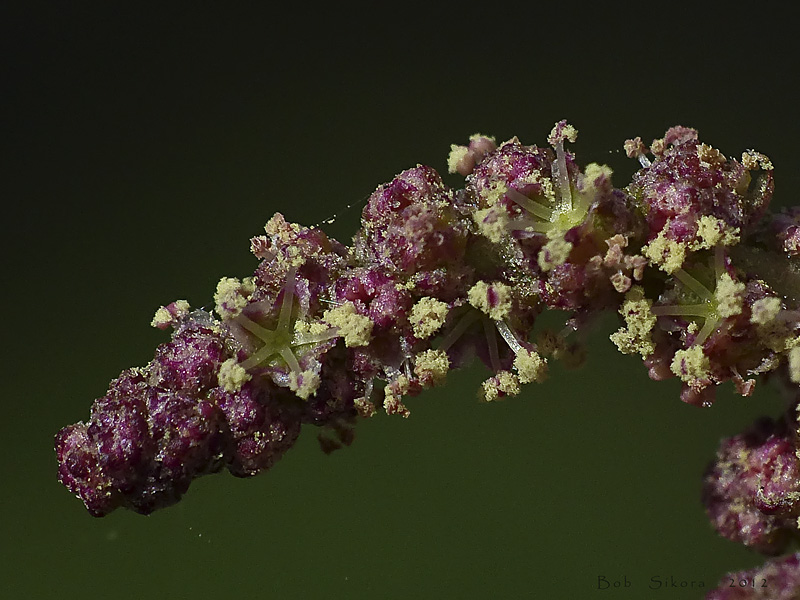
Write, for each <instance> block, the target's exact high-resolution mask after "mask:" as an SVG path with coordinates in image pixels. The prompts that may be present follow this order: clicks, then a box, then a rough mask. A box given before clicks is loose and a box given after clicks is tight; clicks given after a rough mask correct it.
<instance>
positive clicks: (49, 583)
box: [0, 3, 800, 600]
mask: <svg viewBox="0 0 800 600" xmlns="http://www.w3.org/2000/svg"><path fill="white" fill-rule="evenodd" d="M21 4H22V3H20V5H21ZM70 5H71V7H70V8H60V7H54V6H50V7H47V8H42V7H36V5H35V4H33V3H30V4H28V3H26V4H25V5H24V6H25V9H24V13H23V10H20V11H18V12H16V13H14V12H9V11H8V9H4V11H6V12H5V13H4V14H3V15H2V19H0V22H2V27H3V29H4V30H5V31H4V33H3V35H2V42H0V43H1V44H2V52H3V57H4V59H3V61H2V62H3V65H2V73H3V75H2V78H3V83H2V86H3V90H2V104H3V110H2V128H3V133H2V138H3V145H4V146H5V150H6V151H5V152H4V156H3V160H2V163H3V164H2V166H0V169H2V170H3V172H4V173H5V174H4V175H3V192H2V195H3V200H4V202H3V205H4V207H5V211H4V217H3V236H2V238H3V239H2V244H3V248H4V249H3V252H2V255H3V258H2V268H3V279H4V294H3V304H4V306H3V311H4V314H5V315H6V320H5V323H4V325H3V340H4V343H3V350H4V355H5V360H4V377H3V383H2V385H3V396H2V400H1V401H2V407H3V418H2V420H1V421H0V428H2V436H1V437H0V444H2V451H3V455H4V460H3V461H2V463H0V469H2V481H3V494H2V497H1V498H2V499H1V500H0V502H2V507H3V509H2V517H0V519H1V521H0V522H2V540H3V541H2V557H1V558H2V561H0V571H3V573H4V574H3V576H2V577H1V578H0V590H3V595H4V596H5V597H8V598H12V597H14V598H16V597H31V598H59V599H62V600H67V599H72V598H85V597H114V598H116V599H118V600H122V599H126V598H142V597H151V598H167V597H193V598H211V597H219V596H221V595H222V594H225V595H226V596H241V597H245V596H250V595H257V597H259V598H411V597H413V598H451V597H452V598H488V597H493V598H523V597H524V598H595V597H598V598H601V597H613V598H650V597H652V598H699V597H701V596H702V593H703V591H705V590H707V589H708V588H710V587H714V586H715V585H716V583H717V581H718V580H719V579H720V578H721V577H722V576H723V575H724V573H726V572H727V571H729V570H733V569H742V568H749V567H752V566H755V565H757V564H760V563H761V562H762V559H761V558H760V557H759V556H757V555H755V554H753V553H751V552H749V551H746V550H744V549H742V548H740V547H738V546H736V545H734V544H732V543H730V542H727V541H725V540H723V539H721V538H719V537H718V536H717V535H716V534H715V533H714V532H713V531H712V529H711V527H710V525H709V524H708V522H707V520H706V517H705V515H704V512H703V509H702V507H701V505H700V486H701V476H702V473H703V470H704V468H705V466H706V464H707V463H708V461H709V460H710V459H711V458H712V457H713V455H714V452H715V450H716V447H717V444H718V442H719V439H720V438H721V437H723V436H728V435H732V434H733V433H736V432H738V431H740V430H741V429H743V428H744V427H745V426H747V424H749V423H750V422H751V421H752V420H753V419H754V418H755V417H757V416H759V415H762V414H768V415H777V414H778V413H779V412H780V411H781V409H782V408H781V403H780V401H779V399H778V398H777V394H776V393H775V391H774V390H773V389H770V388H769V387H768V386H762V387H760V388H758V389H757V390H756V392H755V394H754V396H753V397H751V398H748V399H743V398H740V397H738V396H735V395H734V394H733V392H732V389H731V387H730V386H724V387H723V388H722V389H720V393H719V398H718V401H717V404H716V405H715V406H714V407H713V408H711V409H708V410H702V409H698V408H694V407H690V406H686V405H683V404H681V402H680V401H679V399H678V388H679V386H678V384H677V382H676V381H668V382H663V383H654V382H651V381H650V380H649V379H648V378H647V375H646V372H645V369H644V368H643V367H642V365H641V363H640V361H638V360H637V359H636V358H633V357H625V356H622V355H620V354H619V353H617V351H616V349H615V348H614V347H613V346H612V345H611V343H610V342H608V340H607V336H608V334H609V333H610V332H611V331H613V330H614V329H615V328H616V327H617V325H616V321H615V317H614V316H613V315H611V316H609V318H608V319H606V320H605V321H604V322H603V323H601V325H600V326H598V328H597V331H595V333H594V335H593V338H592V346H591V352H590V354H589V358H588V361H587V364H586V365H585V366H584V368H583V369H582V370H580V371H570V372H565V371H563V370H562V369H561V368H560V367H556V368H555V369H554V370H553V373H552V376H551V378H550V380H549V381H548V382H546V383H545V384H543V385H537V386H528V388H527V389H526V390H525V393H524V394H523V395H522V396H520V397H518V398H516V399H512V400H508V401H505V402H502V403H497V404H492V405H482V404H479V403H478V402H477V400H476V399H475V390H476V387H477V385H478V382H479V381H481V380H482V379H483V378H484V377H485V372H484V371H482V370H481V369H480V368H477V367H476V368H474V369H472V370H467V371H463V372H458V373H456V374H451V375H450V378H449V382H448V385H447V387H446V388H444V389H440V390H435V391H431V392H427V393H425V394H423V395H422V396H420V397H418V398H416V399H412V400H411V401H410V403H409V407H410V408H411V410H412V413H413V414H412V416H411V418H409V419H407V420H403V419H399V418H390V417H387V416H386V415H379V416H377V417H375V418H374V419H372V420H371V421H368V422H362V423H360V424H359V426H358V428H357V439H356V441H355V443H354V444H353V446H352V447H350V448H349V449H346V450H344V451H341V452H336V453H334V454H333V455H331V456H326V455H324V454H322V453H321V452H320V451H319V449H318V447H317V442H316V439H315V431H313V430H308V431H304V433H303V435H301V438H300V440H299V443H298V444H297V445H296V446H295V448H294V449H293V450H292V451H291V452H289V453H288V454H287V455H286V456H285V457H284V458H283V459H282V460H281V461H280V462H279V463H278V464H277V465H276V466H275V467H274V469H273V470H272V471H270V472H269V473H266V474H264V475H261V476H259V477H257V478H254V479H250V480H238V479H235V478H233V477H231V476H229V475H227V474H220V475H216V476H213V477H207V478H205V479H201V480H198V481H197V482H195V483H194V484H193V486H192V488H191V490H190V491H189V493H188V495H187V496H186V497H185V499H184V501H182V502H181V503H180V504H178V505H176V506H174V507H172V508H170V509H167V510H164V511H162V512H158V513H156V514H153V515H152V516H150V517H142V516H139V515H135V514H131V513H128V512H125V511H118V512H116V513H114V514H112V515H110V516H108V517H106V518H103V519H94V518H92V517H90V516H88V514H87V513H86V512H85V510H84V508H83V506H82V505H81V503H80V502H79V501H78V500H76V499H74V498H72V497H71V496H70V494H69V493H68V492H67V491H66V490H65V489H64V488H63V487H62V486H61V485H60V484H58V483H57V481H56V478H55V457H54V452H53V448H52V445H53V436H54V434H55V433H56V432H57V431H58V430H59V429H60V428H61V427H63V426H65V425H67V424H69V423H73V422H75V421H78V420H82V419H86V418H87V417H88V414H89V407H90V405H91V402H92V400H93V399H94V398H96V397H98V396H102V395H103V394H104V392H105V390H106V386H107V383H108V381H109V380H110V379H112V378H114V377H115V376H116V375H117V374H118V373H119V372H120V371H121V370H123V369H124V368H127V367H129V366H134V365H143V364H145V363H146V362H148V361H149V360H150V358H151V357H152V353H153V349H154V348H155V346H156V345H157V344H158V343H161V342H163V341H165V340H166V339H167V336H166V334H165V333H164V332H160V331H158V330H156V329H152V328H151V327H149V322H150V319H151V318H152V315H153V313H154V311H155V309H156V308H157V307H158V306H159V305H162V304H166V303H168V302H170V301H172V300H174V299H177V298H185V299H187V300H189V301H190V303H191V304H192V305H193V306H203V305H209V304H210V302H211V297H212V294H213V291H214V288H215V285H216V282H217V280H218V279H219V278H220V277H221V276H237V277H242V276H247V275H249V274H250V273H251V272H252V271H253V269H254V268H255V266H256V261H255V259H254V258H253V257H252V255H251V254H250V253H249V238H250V237H251V236H253V235H258V234H259V233H261V232H262V227H263V224H264V223H265V222H266V221H267V219H268V218H269V217H270V216H271V215H272V214H273V213H274V212H275V211H281V212H283V213H284V215H285V216H286V217H287V219H289V220H292V221H297V222H300V223H303V224H307V225H311V224H318V223H321V222H322V221H324V220H326V219H328V218H330V217H332V216H333V215H338V216H337V218H336V221H335V222H334V223H333V224H331V225H326V226H325V229H326V231H327V232H328V233H329V234H330V235H333V236H334V237H336V238H338V239H340V240H341V241H343V242H346V243H347V242H349V240H350V237H351V236H352V235H353V233H354V232H355V230H356V228H357V226H358V219H359V211H360V207H361V203H363V201H364V199H365V198H366V197H367V196H368V195H369V194H370V193H371V192H372V191H373V190H374V189H375V187H376V186H377V185H379V184H381V183H383V182H386V181H388V180H390V179H391V178H392V177H393V175H394V174H396V173H398V172H400V171H401V170H403V169H406V168H409V167H412V166H414V165H416V164H417V163H423V164H427V165H430V166H432V167H434V168H436V169H438V170H439V171H440V172H442V173H443V174H445V179H446V181H447V182H448V183H449V184H450V185H453V186H461V185H462V180H461V179H460V178H459V177H458V176H447V175H446V159H447V155H448V152H449V147H450V144H451V143H465V142H466V140H467V138H468V136H469V135H470V134H472V133H475V132H481V133H484V134H490V135H494V136H497V138H498V141H500V140H504V139H507V138H509V137H511V136H514V135H516V136H518V137H519V138H520V140H522V141H523V142H524V143H527V144H544V143H545V142H546V136H547V134H548V132H549V131H550V128H551V127H552V125H553V123H554V122H555V121H556V120H559V119H562V118H567V119H569V120H570V122H571V123H572V124H574V125H575V126H576V127H577V129H578V130H579V131H580V135H579V138H578V142H577V143H576V144H574V145H573V146H572V150H574V151H575V152H576V153H577V155H578V159H579V161H580V162H581V163H582V164H584V165H585V164H586V163H589V162H592V161H595V162H601V163H607V164H609V165H610V166H611V167H612V168H613V169H614V171H615V183H616V184H617V185H619V186H622V185H624V184H625V183H626V181H627V180H628V179H629V177H630V176H631V174H632V173H633V172H634V170H635V168H636V167H637V164H636V163H635V161H630V160H628V159H626V158H625V156H624V153H622V152H621V148H622V143H623V141H624V140H625V139H626V138H629V137H633V136H636V135H640V136H641V137H642V138H643V139H645V140H646V141H649V140H651V139H653V138H655V137H660V136H661V135H663V132H664V130H665V129H666V128H667V127H669V126H671V125H675V124H682V125H687V126H693V127H696V128H698V129H699V130H700V134H701V139H702V140H703V141H706V142H708V143H710V144H712V145H714V146H715V147H717V148H719V149H721V151H722V152H724V153H725V154H727V155H728V156H738V155H740V154H741V152H742V151H743V150H745V149H749V148H755V149H757V150H760V151H762V152H764V153H766V154H767V155H769V156H770V158H771V159H772V160H773V162H774V164H775V166H776V173H777V180H776V195H775V202H776V205H788V204H791V203H793V202H795V201H796V199H795V197H796V193H795V192H796V190H797V189H798V188H799V187H800V174H798V169H797V168H796V165H797V163H798V161H800V155H799V154H798V148H797V145H796V143H795V140H796V139H797V136H798V133H800V126H798V121H797V116H796V115H797V106H798V84H797V80H796V73H797V67H798V61H797V59H798V53H797V50H796V47H795V46H794V45H793V44H790V43H789V41H788V40H787V38H784V37H781V36H780V35H778V34H777V32H776V31H775V30H773V29H769V27H770V22H771V21H769V20H766V19H765V18H764V17H759V18H757V19H756V18H752V17H751V15H749V14H738V15H730V14H729V15H727V16H726V17H725V19H730V20H729V21H728V20H725V19H723V18H721V17H719V16H714V17H713V18H712V17H709V16H706V15H704V14H699V13H696V12H686V13H684V14H670V15H666V14H656V13H653V14H654V16H653V17H648V16H645V14H644V13H643V12H642V11H641V10H637V9H634V8H631V9H629V10H627V11H625V12H615V11H614V10H613V9H612V8H611V7H604V9H603V11H602V12H600V11H598V12H583V13H580V14H575V11H570V10H568V9H567V8H564V7H561V8H557V9H556V8H555V7H552V6H551V7H549V8H548V7H545V6H532V7H529V8H528V9H525V10H524V11H521V12H513V11H512V10H505V11H504V10H503V9H502V8H501V7H499V6H491V7H485V9H484V11H483V12H479V11H467V10H466V9H465V8H457V7H451V9H450V11H449V12H446V13H445V12H437V11H436V9H434V8H433V7H431V6H428V7H426V8H416V7H413V6H411V5H405V4H403V5H401V4H395V5H392V7H391V9H387V12H386V13H385V14H380V15H378V14H369V13H364V12H355V11H352V12H351V11H349V10H348V9H346V8H344V7H342V6H338V5H337V6H327V7H324V8H320V9H311V8H309V7H308V6H306V5H303V6H301V7H299V8H298V9H297V13H296V14H289V12H288V11H287V10H286V9H281V11H280V12H279V11H277V10H276V9H269V10H266V9H262V10H260V11H250V10H245V9H244V8H241V6H237V7H235V8H231V7H227V8H221V7H218V8H216V9H214V8H209V7H206V8H202V9H201V8H192V9H188V8H185V7H181V6H177V5H170V4H168V3H166V4H164V5H162V6H160V7H159V8H157V9H147V8H142V7H136V8H134V7H130V8H129V9H128V10H122V9H120V8H111V7H108V6H103V7H100V6H98V5H96V4H95V5H91V6H90V5H89V4H85V5H81V6H83V8H79V7H78V5H77V4H73V3H70ZM638 8H639V9H641V6H639V7H638ZM670 10H671V11H673V10H677V9H670ZM771 19H775V20H777V17H775V16H773V17H771ZM349 205H352V208H349V209H348V208H347V207H348V206H349ZM601 576H602V577H604V578H606V579H607V580H608V581H610V582H614V581H621V582H622V585H623V586H624V583H625V581H627V582H629V583H630V586H629V587H627V588H626V587H620V588H613V587H612V588H611V589H609V590H598V577H601ZM672 581H674V582H675V583H676V587H672V583H671V582H672ZM659 583H663V584H664V585H661V586H659ZM700 586H704V587H703V588H702V589H700ZM657 587H660V589H657Z"/></svg>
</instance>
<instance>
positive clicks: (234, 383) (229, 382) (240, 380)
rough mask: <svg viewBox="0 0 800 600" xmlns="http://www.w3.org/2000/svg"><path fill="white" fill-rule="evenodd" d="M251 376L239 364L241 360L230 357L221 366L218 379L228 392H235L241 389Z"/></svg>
mask: <svg viewBox="0 0 800 600" xmlns="http://www.w3.org/2000/svg"><path fill="white" fill-rule="evenodd" d="M251 377H252V376H251V375H250V373H248V372H247V370H246V369H245V368H244V367H242V366H241V365H240V364H239V361H237V360H236V359H235V358H229V359H228V360H226V361H224V362H223V363H222V364H221V365H220V366H219V375H218V376H217V381H218V382H219V385H220V386H221V387H222V388H223V389H224V390H225V391H226V392H230V393H232V394H233V393H235V392H238V391H239V390H241V389H242V386H243V385H244V384H245V383H247V382H248V381H250V378H251Z"/></svg>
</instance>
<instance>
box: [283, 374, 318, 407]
mask: <svg viewBox="0 0 800 600" xmlns="http://www.w3.org/2000/svg"><path fill="white" fill-rule="evenodd" d="M319 384H320V377H319V373H315V372H314V371H310V370H309V371H303V372H301V373H296V372H294V371H292V372H291V373H289V389H290V390H292V391H293V392H294V393H295V394H297V395H298V396H299V397H300V398H302V399H303V400H308V399H309V397H311V396H313V395H315V394H316V393H317V389H318V388H319Z"/></svg>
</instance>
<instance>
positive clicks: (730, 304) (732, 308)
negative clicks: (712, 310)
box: [714, 273, 745, 318]
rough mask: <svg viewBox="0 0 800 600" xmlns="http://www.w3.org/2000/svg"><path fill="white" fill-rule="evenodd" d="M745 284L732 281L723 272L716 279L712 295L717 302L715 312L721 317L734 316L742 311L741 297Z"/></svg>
mask: <svg viewBox="0 0 800 600" xmlns="http://www.w3.org/2000/svg"><path fill="white" fill-rule="evenodd" d="M744 290H745V285H744V284H743V283H741V282H739V281H734V280H733V278H732V277H731V276H730V275H728V274H727V273H723V274H722V275H721V276H720V278H719V279H718V280H717V288H716V289H715V290H714V297H715V299H716V302H717V314H718V315H719V316H720V317H722V318H725V317H734V316H736V315H738V314H740V313H741V312H742V299H743V297H744Z"/></svg>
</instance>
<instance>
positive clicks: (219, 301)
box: [214, 277, 255, 319]
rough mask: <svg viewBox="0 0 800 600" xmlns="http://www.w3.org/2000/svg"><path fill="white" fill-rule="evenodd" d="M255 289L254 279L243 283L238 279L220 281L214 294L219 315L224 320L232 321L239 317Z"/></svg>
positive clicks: (229, 278) (246, 279) (248, 278)
mask: <svg viewBox="0 0 800 600" xmlns="http://www.w3.org/2000/svg"><path fill="white" fill-rule="evenodd" d="M254 289H255V285H254V284H253V278H252V277H247V278H245V279H243V280H242V281H239V280H238V279H237V278H236V277H223V278H222V279H220V280H219V283H218V284H217V291H216V292H215V294H214V304H215V305H216V310H217V314H219V316H220V317H222V318H223V319H232V318H233V317H235V316H237V315H238V314H239V313H241V312H242V309H243V308H244V307H245V306H247V301H248V299H249V298H250V296H251V294H252V293H253V290H254Z"/></svg>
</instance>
